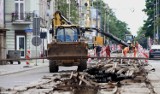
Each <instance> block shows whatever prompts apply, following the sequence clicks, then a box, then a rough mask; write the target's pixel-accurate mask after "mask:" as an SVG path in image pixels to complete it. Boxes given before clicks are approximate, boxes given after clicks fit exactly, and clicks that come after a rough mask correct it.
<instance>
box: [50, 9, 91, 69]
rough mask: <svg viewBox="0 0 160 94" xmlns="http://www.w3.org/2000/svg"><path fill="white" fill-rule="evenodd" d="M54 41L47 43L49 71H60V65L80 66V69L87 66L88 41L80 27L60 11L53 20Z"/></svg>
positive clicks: (52, 32) (51, 31)
mask: <svg viewBox="0 0 160 94" xmlns="http://www.w3.org/2000/svg"><path fill="white" fill-rule="evenodd" d="M50 33H51V34H52V42H51V43H49V44H48V45H47V57H48V59H49V71H50V72H58V70H59V66H78V71H83V70H85V69H86V68H87V62H86V61H87V55H88V48H87V43H85V42H84V40H83V32H82V31H81V29H80V27H79V26H77V25H73V24H72V23H71V22H70V21H68V20H67V19H66V18H65V17H64V16H63V15H62V14H61V12H60V11H56V12H55V13H54V18H53V20H52V30H50Z"/></svg>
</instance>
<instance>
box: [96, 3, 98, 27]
mask: <svg viewBox="0 0 160 94" xmlns="http://www.w3.org/2000/svg"><path fill="white" fill-rule="evenodd" d="M96 28H98V0H96Z"/></svg>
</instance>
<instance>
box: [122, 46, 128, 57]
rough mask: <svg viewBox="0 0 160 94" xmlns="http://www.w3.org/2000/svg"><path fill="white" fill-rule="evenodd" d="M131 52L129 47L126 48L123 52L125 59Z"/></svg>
mask: <svg viewBox="0 0 160 94" xmlns="http://www.w3.org/2000/svg"><path fill="white" fill-rule="evenodd" d="M128 52H129V47H125V48H124V49H123V50H122V53H123V55H124V57H126V56H127V53H128Z"/></svg>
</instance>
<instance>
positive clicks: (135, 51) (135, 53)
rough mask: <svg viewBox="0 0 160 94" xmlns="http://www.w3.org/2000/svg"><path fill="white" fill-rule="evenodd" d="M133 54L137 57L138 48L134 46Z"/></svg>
mask: <svg viewBox="0 0 160 94" xmlns="http://www.w3.org/2000/svg"><path fill="white" fill-rule="evenodd" d="M133 55H134V57H137V48H136V47H135V46H133Z"/></svg>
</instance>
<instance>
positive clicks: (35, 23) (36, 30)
mask: <svg viewBox="0 0 160 94" xmlns="http://www.w3.org/2000/svg"><path fill="white" fill-rule="evenodd" d="M39 34H40V18H39V17H35V18H33V35H35V36H37V35H39Z"/></svg>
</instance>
